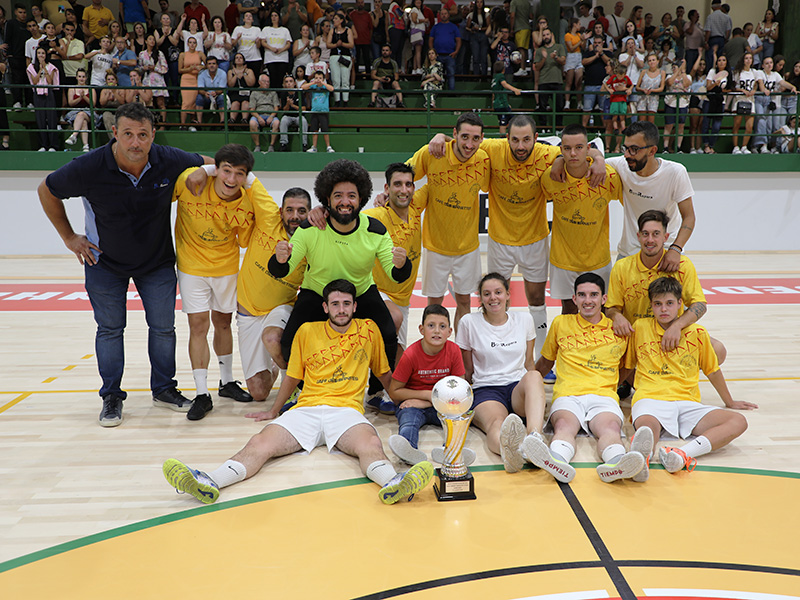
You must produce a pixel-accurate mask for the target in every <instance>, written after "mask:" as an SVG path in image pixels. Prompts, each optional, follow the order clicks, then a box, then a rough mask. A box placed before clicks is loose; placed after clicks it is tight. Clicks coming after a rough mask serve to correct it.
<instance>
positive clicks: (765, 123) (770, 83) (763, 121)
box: [753, 56, 797, 154]
mask: <svg viewBox="0 0 800 600" xmlns="http://www.w3.org/2000/svg"><path fill="white" fill-rule="evenodd" d="M762 66H763V67H764V69H763V70H762V71H759V72H758V77H757V81H758V88H759V90H760V91H761V93H760V94H758V95H757V96H756V97H755V100H756V114H757V115H758V119H757V122H756V137H755V139H754V140H753V148H754V149H755V150H756V151H760V152H761V154H766V153H768V152H769V146H770V145H772V144H770V143H769V142H770V140H769V139H767V133H771V132H773V131H775V130H777V129H779V128H780V126H781V125H783V124H784V122H785V118H786V117H785V115H784V114H783V108H782V107H781V98H780V96H777V95H776V96H774V95H773V94H778V93H780V92H786V91H788V92H791V93H793V94H796V93H797V88H796V87H795V86H793V85H792V84H791V83H789V82H788V81H786V80H785V79H784V78H783V77H781V74H780V73H776V72H775V71H773V70H772V66H773V60H772V57H771V56H768V57H766V58H765V59H764V62H763V63H762Z"/></svg>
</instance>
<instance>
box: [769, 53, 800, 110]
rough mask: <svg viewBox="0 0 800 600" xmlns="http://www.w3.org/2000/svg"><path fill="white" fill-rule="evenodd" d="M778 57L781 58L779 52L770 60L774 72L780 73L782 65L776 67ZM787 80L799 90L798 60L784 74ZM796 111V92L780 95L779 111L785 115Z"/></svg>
mask: <svg viewBox="0 0 800 600" xmlns="http://www.w3.org/2000/svg"><path fill="white" fill-rule="evenodd" d="M779 59H780V60H783V57H781V56H780V54H778V55H776V56H774V57H773V58H772V60H773V61H774V62H775V72H776V73H782V72H783V66H781V67H780V68H778V66H779V64H778V63H779ZM785 79H786V81H787V82H789V83H791V84H792V85H793V86H794V87H796V88H797V89H799V90H800V60H799V61H797V62H796V63H794V65H793V66H792V70H791V71H789V72H787V73H786V75H785ZM796 111H797V94H787V95H785V96H782V97H781V112H783V113H784V114H787V115H793V114H794V113H795V112H796Z"/></svg>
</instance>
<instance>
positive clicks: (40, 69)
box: [25, 46, 60, 152]
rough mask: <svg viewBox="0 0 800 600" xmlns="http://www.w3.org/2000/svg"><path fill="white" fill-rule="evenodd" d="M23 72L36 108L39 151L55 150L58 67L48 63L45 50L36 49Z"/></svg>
mask: <svg viewBox="0 0 800 600" xmlns="http://www.w3.org/2000/svg"><path fill="white" fill-rule="evenodd" d="M25 72H26V74H27V76H28V82H29V83H30V84H31V86H32V92H33V106H34V108H36V109H37V110H36V127H37V129H39V132H38V133H39V152H44V151H46V150H49V151H50V152H55V151H56V149H57V147H58V130H57V127H58V111H57V110H56V92H55V90H57V89H58V85H59V83H60V82H59V77H58V69H56V68H55V67H54V66H53V65H52V64H50V59H49V58H48V57H47V51H46V50H45V49H44V48H42V47H41V46H40V47H39V48H37V50H36V60H35V61H34V62H32V63H31V64H30V65H28V67H27V69H25Z"/></svg>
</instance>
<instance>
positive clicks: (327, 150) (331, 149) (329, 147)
mask: <svg viewBox="0 0 800 600" xmlns="http://www.w3.org/2000/svg"><path fill="white" fill-rule="evenodd" d="M326 152H336V150H334V149H333V148H332V147H331V146H328V147H327V149H326Z"/></svg>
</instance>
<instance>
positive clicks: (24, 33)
mask: <svg viewBox="0 0 800 600" xmlns="http://www.w3.org/2000/svg"><path fill="white" fill-rule="evenodd" d="M27 22H28V11H27V10H26V9H25V6H24V5H22V4H15V5H14V18H13V19H11V20H10V21H6V30H5V43H6V45H7V48H6V57H7V58H8V68H9V71H10V74H11V77H10V79H11V80H10V83H11V84H12V85H23V86H24V85H25V84H26V83H28V76H26V68H27V66H28V65H27V62H26V60H25V43H26V42H27V41H28V38H30V37H31V34H30V31H29V30H28V27H27ZM11 96H12V98H13V99H14V108H16V109H20V108H22V107H23V103H24V104H25V105H27V106H30V105H31V103H32V98H31V90H30V88H27V87H21V88H20V87H15V88H12V89H11Z"/></svg>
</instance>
